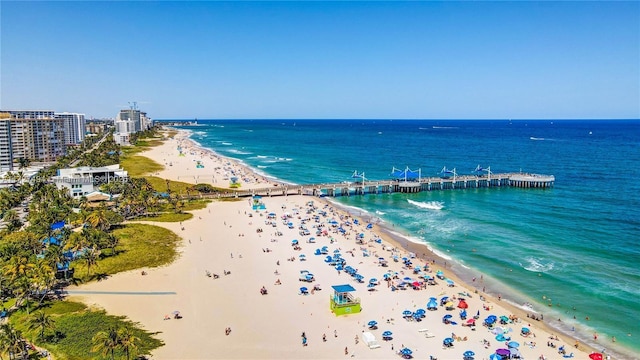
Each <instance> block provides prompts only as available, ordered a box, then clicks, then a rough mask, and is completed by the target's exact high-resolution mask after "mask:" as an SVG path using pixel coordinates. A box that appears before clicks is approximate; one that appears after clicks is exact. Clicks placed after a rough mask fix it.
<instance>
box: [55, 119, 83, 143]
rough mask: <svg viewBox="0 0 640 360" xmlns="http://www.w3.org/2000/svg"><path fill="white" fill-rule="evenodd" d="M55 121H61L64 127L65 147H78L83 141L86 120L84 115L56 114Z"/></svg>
mask: <svg viewBox="0 0 640 360" xmlns="http://www.w3.org/2000/svg"><path fill="white" fill-rule="evenodd" d="M55 118H56V119H62V121H63V125H64V142H65V144H66V145H67V146H73V145H78V144H80V143H81V142H83V141H84V138H85V133H86V130H85V127H86V124H87V122H86V120H85V118H84V114H78V113H68V112H63V113H56V114H55Z"/></svg>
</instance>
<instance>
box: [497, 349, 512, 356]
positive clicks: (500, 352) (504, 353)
mask: <svg viewBox="0 0 640 360" xmlns="http://www.w3.org/2000/svg"><path fill="white" fill-rule="evenodd" d="M496 354H498V355H500V356H509V354H511V351H509V349H498V350H496Z"/></svg>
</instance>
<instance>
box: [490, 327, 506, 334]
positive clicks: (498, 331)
mask: <svg viewBox="0 0 640 360" xmlns="http://www.w3.org/2000/svg"><path fill="white" fill-rule="evenodd" d="M502 332H503V330H502V328H495V329H493V330H491V333H492V334H493V335H498V334H502Z"/></svg>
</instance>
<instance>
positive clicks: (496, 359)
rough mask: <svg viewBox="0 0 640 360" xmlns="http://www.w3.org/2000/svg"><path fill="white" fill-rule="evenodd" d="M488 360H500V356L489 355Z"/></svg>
mask: <svg viewBox="0 0 640 360" xmlns="http://www.w3.org/2000/svg"><path fill="white" fill-rule="evenodd" d="M489 360H502V356H500V355H498V354H491V355H489Z"/></svg>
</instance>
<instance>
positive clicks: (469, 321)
mask: <svg viewBox="0 0 640 360" xmlns="http://www.w3.org/2000/svg"><path fill="white" fill-rule="evenodd" d="M475 323H476V319H469V320H467V324H475Z"/></svg>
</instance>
